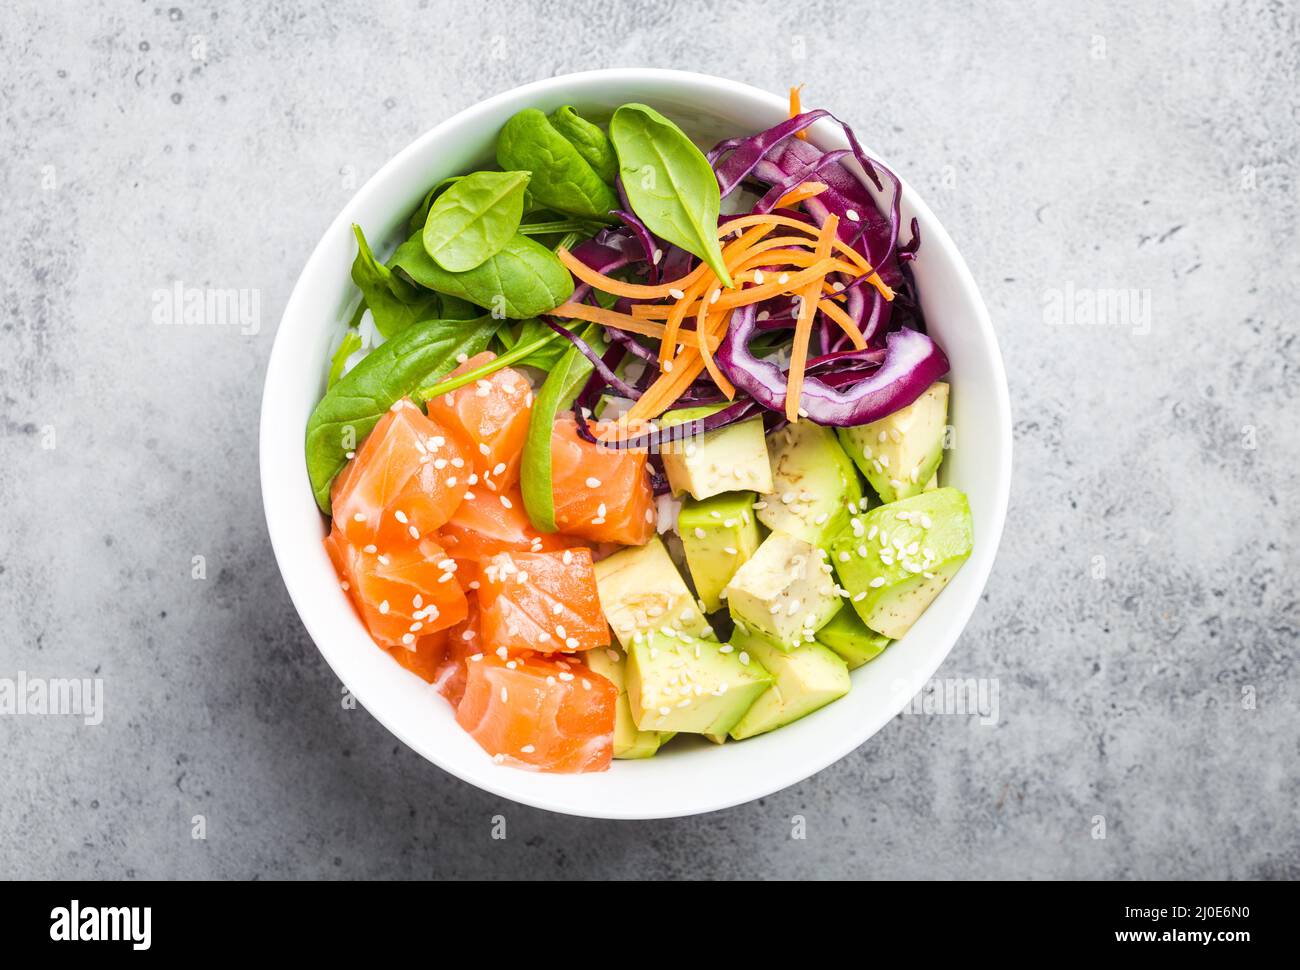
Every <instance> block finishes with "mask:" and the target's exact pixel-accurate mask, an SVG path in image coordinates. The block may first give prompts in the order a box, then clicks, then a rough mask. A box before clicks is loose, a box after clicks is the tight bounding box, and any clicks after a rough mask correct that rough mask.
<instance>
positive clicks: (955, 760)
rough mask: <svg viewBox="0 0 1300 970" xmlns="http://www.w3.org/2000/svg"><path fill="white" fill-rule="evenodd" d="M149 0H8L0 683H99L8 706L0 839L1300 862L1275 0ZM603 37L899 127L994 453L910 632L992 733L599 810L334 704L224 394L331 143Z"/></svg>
mask: <svg viewBox="0 0 1300 970" xmlns="http://www.w3.org/2000/svg"><path fill="white" fill-rule="evenodd" d="M178 2H179V3H182V4H183V6H176V7H169V6H168V5H167V4H166V3H163V4H161V5H155V4H154V3H152V2H145V3H139V2H127V0H119V2H110V0H101V2H90V3H78V4H51V3H33V2H27V0H23V2H7V3H5V4H4V5H3V11H2V12H0V115H2V117H0V121H2V124H3V143H2V145H0V220H2V223H3V239H4V244H3V245H4V250H5V256H4V258H3V260H0V301H2V303H3V317H2V320H0V326H2V327H3V333H2V334H0V402H2V404H0V409H2V415H0V416H2V418H3V420H2V422H0V462H2V464H0V469H2V470H0V508H2V509H3V510H4V514H3V515H2V516H0V676H6V677H12V676H16V673H17V671H19V670H25V671H27V672H28V673H29V674H31V675H33V676H69V677H70V676H83V675H84V676H101V677H102V678H103V679H104V683H105V690H106V705H107V717H106V720H105V723H104V724H103V725H102V726H101V727H97V728H85V727H81V726H80V725H79V724H78V723H75V722H73V721H70V720H66V719H51V718H45V719H42V718H37V717H7V718H0V745H3V755H2V756H0V764H2V765H3V767H2V768H0V875H3V876H19V877H23V876H30V877H35V876H62V877H74V876H76V877H102V878H114V879H116V878H135V877H148V876H160V877H220V878H225V877H239V878H247V877H255V876H260V877H312V876H315V877H319V876H363V877H382V876H393V877H409V876H417V877H429V876H453V877H454V876H492V877H503V876H511V875H518V876H542V875H559V876H569V877H580V876H641V877H652V878H663V877H673V876H742V875H746V876H849V875H852V876H877V877H953V876H957V877H994V876H1002V877H1008V876H1012V877H1038V878H1045V877H1067V876H1074V877H1089V878H1094V877H1137V878H1147V877H1162V876H1165V877H1212V876H1228V877H1283V876H1289V877H1292V878H1295V877H1297V876H1300V826H1298V825H1297V807H1296V806H1297V801H1298V800H1300V783H1298V782H1297V772H1296V764H1297V755H1298V754H1300V751H1298V750H1297V747H1298V745H1297V742H1298V740H1300V722H1298V719H1297V714H1298V711H1297V687H1296V681H1297V673H1298V672H1300V666H1298V664H1297V661H1296V658H1295V656H1294V653H1295V646H1296V641H1297V624H1298V611H1297V592H1296V582H1295V572H1296V566H1297V557H1296V554H1295V536H1296V532H1297V528H1298V527H1300V520H1298V518H1297V504H1298V501H1300V488H1298V487H1297V474H1298V473H1297V468H1298V467H1300V435H1298V434H1297V431H1296V427H1295V423H1296V417H1297V410H1296V396H1297V395H1296V379H1297V363H1298V354H1297V340H1296V317H1297V313H1300V294H1298V293H1297V282H1296V280H1297V274H1298V272H1300V259H1298V257H1297V251H1298V247H1297V215H1298V214H1300V194H1298V189H1297V186H1298V180H1297V178H1298V177H1297V152H1298V151H1300V28H1298V27H1297V19H1296V17H1297V14H1296V12H1295V7H1294V6H1292V5H1286V4H1281V3H1264V2H1249V3H1247V2H1229V3H1180V4H1173V5H1157V4H1127V3H1115V4H1079V5H1069V6H1078V7H1080V8H1082V9H1078V10H1067V9H1065V7H1066V6H1067V5H1065V4H1055V3H1053V4H1048V3H1042V4H1033V3H1030V4H1022V3H1019V2H1005V3H1000V4H991V5H988V4H974V3H965V2H952V3H938V2H933V3H906V4H903V3H900V4H897V5H885V4H879V3H863V2H858V0H854V2H836V3H829V2H825V3H815V2H805V3H797V4H796V3H789V2H779V3H771V4H767V3H753V2H746V3H737V2H724V3H710V4H708V5H707V6H706V5H704V4H696V3H653V2H641V3H617V4H616V3H610V2H602V3H595V2H572V0H564V2H546V3H532V4H511V5H500V6H496V7H492V8H490V9H489V10H487V11H485V10H484V8H483V5H482V4H478V3H473V4H471V3H459V4H454V5H443V4H439V3H418V4H402V3H382V4H377V3H373V2H369V0H362V2H356V0H348V2H324V0H322V2H319V3H286V2H277V3H251V2H250V3H248V4H247V5H235V4H215V5H209V4H194V3H191V2H189V0H178ZM1133 7H1136V8H1139V9H1129V8H1133ZM637 65H649V66H662V67H677V68H686V69H695V70H702V71H710V72H714V73H724V74H728V75H731V76H733V77H736V78H738V79H740V80H743V81H748V82H751V83H753V84H757V85H761V86H765V87H768V88H771V89H776V90H781V89H783V88H784V87H785V86H786V85H787V84H789V83H791V82H794V81H806V82H807V83H808V87H807V89H806V92H805V100H804V103H805V104H811V105H825V106H827V107H830V108H832V109H834V110H835V111H836V112H837V113H838V114H840V115H841V116H843V117H846V118H849V119H852V121H853V123H854V124H855V125H856V127H857V128H858V130H859V132H860V133H861V134H862V136H863V137H864V138H865V139H866V140H867V141H868V142H869V143H870V144H872V145H874V146H876V148H877V149H878V150H880V151H881V152H883V153H885V154H887V155H888V156H889V157H890V158H891V159H892V160H894V161H895V162H896V163H897V165H898V166H899V168H900V169H901V170H902V171H903V172H904V173H905V174H906V175H907V177H908V178H909V179H910V180H911V181H912V182H913V183H914V184H915V185H916V186H917V188H918V189H919V190H920V191H921V192H922V193H924V195H925V196H926V197H927V198H928V200H929V201H930V203H931V204H932V205H933V206H934V208H935V209H936V211H937V212H938V214H939V216H940V218H941V219H942V220H943V221H944V223H945V224H946V225H947V227H948V229H949V230H950V231H951V233H952V235H953V236H954V238H955V239H956V240H957V241H958V243H959V244H960V245H961V246H962V248H963V250H964V252H965V254H966V258H967V259H968V261H969V263H970V265H971V269H972V270H973V272H974V274H975V276H976V278H977V279H978V280H979V282H980V284H981V286H982V288H983V291H984V295H985V298H986V300H987V301H988V304H989V309H990V310H991V311H992V315H993V319H994V321H995V324H996V326H997V329H998V333H999V337H1000V340H1001V343H1002V351H1003V354H1004V355H1005V358H1006V364H1007V371H1008V374H1009V375H1010V382H1011V393H1012V399H1013V407H1014V409H1015V415H1016V433H1015V439H1016V474H1015V484H1014V491H1013V496H1012V507H1011V515H1010V520H1009V523H1008V526H1007V534H1006V537H1005V539H1004V540H1003V543H1002V552H1001V557H1000V559H999V560H998V564H997V567H996V568H995V570H994V573H993V576H992V578H991V580H990V582H989V585H988V591H987V595H986V596H985V598H984V602H983V604H982V605H981V607H980V609H979V610H978V612H977V614H976V616H975V618H974V620H973V622H972V623H971V626H970V628H969V629H968V631H967V632H966V634H965V636H963V637H962V639H961V640H960V642H959V643H958V644H957V647H956V648H955V650H954V651H953V653H952V656H951V657H950V658H949V660H948V662H947V663H946V664H945V666H944V668H943V670H942V676H946V677H984V678H996V681H997V684H998V687H999V702H1000V703H999V706H1000V720H999V723H998V724H997V726H996V727H988V726H981V725H980V724H978V723H977V722H975V721H974V720H973V719H971V718H968V717H961V716H946V717H937V716H930V717H927V716H905V717H900V718H897V719H895V720H894V721H893V722H892V723H891V724H889V725H888V726H887V727H886V728H885V729H884V730H883V731H881V732H880V733H879V734H878V735H877V736H876V737H875V738H873V739H872V740H871V741H870V742H869V743H867V744H866V745H864V746H863V747H862V748H861V749H860V750H858V751H857V752H856V753H854V754H853V755H852V756H850V757H848V758H846V759H844V760H843V761H842V762H840V763H839V764H837V765H835V766H834V767H832V768H829V769H827V770H826V771H823V772H822V773H821V774H819V775H818V776H816V777H815V778H813V779H811V780H809V781H807V782H805V783H803V784H801V785H798V786H796V787H794V788H792V789H789V790H787V791H784V792H782V793H780V794H778V795H775V796H773V797H771V798H768V799H765V800H764V801H762V802H759V803H756V804H751V805H747V806H744V807H742V808H738V809H734V810H732V811H726V812H720V813H717V814H714V815H711V816H707V817H702V818H692V819H682V820H677V821H665V822H649V823H616V822H597V821H584V820H581V819H575V818H565V817H559V816H553V815H549V814H547V813H544V812H540V811H534V810H531V809H526V808H522V807H519V806H516V805H512V804H509V803H506V802H502V801H501V800H499V799H496V798H494V797H492V796H489V795H486V794H483V793H481V792H479V791H477V790H474V789H471V788H470V787H468V786H466V785H465V784H462V783H461V782H459V781H457V780H456V779H455V778H452V777H449V776H448V775H445V774H443V773H442V772H441V771H439V770H438V769H436V768H434V767H433V766H431V765H429V764H427V763H425V762H424V761H423V760H421V759H420V757H419V756H417V755H415V754H414V753H412V752H411V751H409V750H407V749H406V748H405V747H404V746H403V745H401V744H400V743H398V742H397V741H396V740H395V739H394V738H393V737H392V736H390V735H389V734H388V733H387V732H386V731H385V730H384V729H383V728H382V727H380V725H379V724H378V723H377V722H376V721H374V720H373V719H372V718H371V717H370V715H368V714H367V713H366V712H364V711H362V710H355V711H345V710H342V709H341V707H340V704H339V702H338V699H339V685H338V683H337V682H336V681H335V679H334V677H333V676H332V675H331V673H330V671H329V669H328V668H327V667H326V665H325V663H324V662H323V661H322V660H321V658H320V657H319V655H318V654H317V652H316V650H315V649H314V648H313V646H312V644H311V642H310V641H309V639H308V638H307V636H306V634H305V633H304V631H303V629H302V627H301V625H300V624H299V621H298V618H297V616H296V614H295V612H294V610H293V607H292V605H291V604H290V602H289V599H288V596H287V595H286V593H285V591H284V588H283V586H282V584H281V582H280V579H279V576H278V574H277V571H276V567H275V563H274V561H273V560H272V557H271V551H270V547H269V545H268V542H267V538H266V532H265V526H264V523H263V519H262V509H261V502H260V496H259V493H258V483H257V467H258V466H257V440H256V434H255V431H256V427H257V420H258V409H259V403H260V396H261V387H262V377H263V373H264V370H265V365H266V360H267V355H268V353H269V352H270V348H271V341H272V339H273V337H274V333H275V326H276V322H277V320H278V318H279V315H280V311H281V309H282V307H283V305H284V302H285V300H286V298H287V296H288V294H289V290H290V287H291V285H292V284H293V281H294V279H295V278H296V276H297V273H298V271H299V269H300V267H301V265H302V263H303V262H304V260H305V258H306V256H307V253H308V252H309V251H310V250H311V247H312V246H314V245H315V243H316V241H317V239H318V238H319V237H320V234H321V233H322V231H323V230H324V228H325V227H326V225H327V224H328V223H329V221H330V220H331V219H332V218H333V217H334V215H335V214H336V213H337V211H338V210H339V208H340V207H341V206H342V205H343V203H344V202H345V201H346V200H347V199H348V197H349V196H350V195H351V194H352V192H353V191H354V190H355V188H356V187H357V186H359V185H360V184H361V182H363V181H364V180H365V179H366V178H367V177H369V175H370V174H371V173H372V172H374V171H375V170H376V169H377V168H378V167H379V166H380V165H381V164H382V163H383V162H384V161H385V160H387V159H388V158H389V157H390V156H391V155H392V154H393V153H395V152H396V151H397V150H398V149H400V148H402V147H403V146H404V145H406V144H407V143H408V142H410V141H411V140H412V139H413V138H415V137H416V136H417V135H418V134H420V133H421V132H423V131H425V130H427V129H428V128H429V127H431V126H432V125H434V124H435V123H437V122H438V121H440V120H442V119H444V118H446V117H448V116H449V115H451V114H452V113H454V112H456V111H458V110H460V109H461V108H464V107H466V106H468V105H470V104H473V103H474V102H475V101H477V100H479V99H480V98H482V97H484V96H486V95H490V94H493V93H496V92H498V91H502V90H504V89H507V88H510V87H512V86H514V85H516V84H519V83H522V82H525V81H529V80H533V79H536V78H539V77H544V76H547V75H551V74H560V73H566V72H571V71H579V70H584V69H588V68H595V67H606V66H637ZM175 280H181V281H184V283H185V284H186V285H188V286H201V287H209V286H210V287H241V288H255V289H256V290H258V291H260V296H261V319H262V321H263V326H262V329H261V332H260V333H259V334H257V335H256V336H241V335H239V334H238V333H237V332H235V331H234V330H233V329H226V330H221V329H217V328H185V327H176V328H162V327H158V326H154V325H153V324H151V322H150V312H151V296H152V294H153V292H154V291H155V290H156V289H158V288H160V287H167V286H169V285H171V283H172V282H173V281H175ZM1071 285H1072V286H1074V287H1076V288H1089V289H1106V290H1127V289H1130V288H1131V289H1136V290H1138V291H1149V295H1150V301H1151V319H1150V328H1149V332H1147V333H1143V332H1141V331H1142V330H1143V329H1144V328H1141V327H1123V326H1091V327H1089V326H1072V327H1061V326H1051V325H1049V324H1048V323H1047V322H1046V321H1045V310H1044V308H1045V306H1046V305H1048V302H1049V301H1050V300H1051V299H1052V298H1053V296H1052V295H1053V294H1054V293H1060V292H1063V291H1064V290H1065V288H1066V287H1067V286H1071ZM51 436H52V437H51ZM50 444H54V445H55V447H53V448H50V447H48V445H50ZM195 555H202V556H205V557H206V562H207V570H208V574H207V579H206V580H204V581H196V580H193V579H191V557H192V556H195ZM1098 557H1101V558H1098ZM1252 697H1253V700H1254V706H1253V709H1252V708H1251V706H1250V699H1251V698H1252ZM497 813H504V814H505V815H506V817H507V819H508V825H509V828H508V831H509V835H510V837H509V838H508V839H507V840H506V841H504V842H502V841H493V840H492V839H491V838H490V837H489V836H490V828H491V822H490V819H491V817H492V816H493V815H494V814H497ZM197 814H202V815H205V816H206V818H207V820H208V832H207V835H208V837H207V839H206V841H196V840H194V839H192V838H191V818H192V816H194V815H197ZM796 814H798V815H803V816H805V817H806V819H807V838H806V839H805V840H793V839H791V838H790V835H791V823H790V819H791V816H793V815H796ZM1098 815H1100V816H1104V817H1105V821H1106V838H1105V839H1104V840H1099V839H1095V838H1093V832H1094V827H1095V823H1094V816H1098Z"/></svg>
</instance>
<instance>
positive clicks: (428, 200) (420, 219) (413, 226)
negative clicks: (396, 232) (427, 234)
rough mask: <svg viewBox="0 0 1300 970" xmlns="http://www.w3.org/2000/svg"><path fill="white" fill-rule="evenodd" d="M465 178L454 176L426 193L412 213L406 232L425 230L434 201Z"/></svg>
mask: <svg viewBox="0 0 1300 970" xmlns="http://www.w3.org/2000/svg"><path fill="white" fill-rule="evenodd" d="M464 177H465V176H463V175H452V176H450V177H448V178H445V179H443V180H442V181H441V182H439V183H438V184H437V185H435V186H434V187H433V188H431V189H430V190H429V191H428V192H426V193H424V198H423V199H422V200H421V201H420V205H419V206H418V207H417V208H416V210H415V211H414V212H412V213H411V218H410V219H408V220H407V222H406V231H407V232H419V231H420V230H421V229H422V228H424V223H425V220H426V219H428V218H429V208H430V206H432V205H433V200H434V199H436V198H437V197H438V196H439V195H440V194H442V193H443V192H445V191H446V190H447V187H448V186H451V185H455V184H456V183H457V182H459V181H460V180H461V179H463V178H464Z"/></svg>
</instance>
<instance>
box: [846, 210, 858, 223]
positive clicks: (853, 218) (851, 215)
mask: <svg viewBox="0 0 1300 970" xmlns="http://www.w3.org/2000/svg"><path fill="white" fill-rule="evenodd" d="M844 215H845V216H846V217H847V218H848V220H849V222H857V221H858V213H857V210H856V209H849V210H848V211H847V212H845V213H844Z"/></svg>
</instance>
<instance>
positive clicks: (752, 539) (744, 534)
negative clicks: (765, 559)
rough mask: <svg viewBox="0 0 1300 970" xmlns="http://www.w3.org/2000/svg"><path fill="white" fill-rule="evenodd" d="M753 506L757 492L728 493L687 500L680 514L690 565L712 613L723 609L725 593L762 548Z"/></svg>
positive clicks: (699, 589) (698, 590) (678, 523)
mask: <svg viewBox="0 0 1300 970" xmlns="http://www.w3.org/2000/svg"><path fill="white" fill-rule="evenodd" d="M753 506H754V493H753V492H725V493H723V494H722V495H714V496H712V497H710V498H706V499H704V500H703V501H700V502H697V501H695V500H693V499H686V500H685V501H684V502H683V503H682V508H681V511H680V512H679V513H678V514H677V532H678V534H679V535H680V536H681V540H682V547H683V548H684V549H685V550H686V565H687V566H689V567H690V570H691V579H692V580H693V581H694V583H695V592H696V593H698V594H699V597H700V599H701V600H703V602H704V609H705V610H706V611H707V612H709V613H712V612H714V611H715V610H719V609H721V608H722V598H721V594H722V590H723V589H724V588H725V587H726V585H727V583H729V582H731V577H732V576H734V575H735V573H736V570H737V569H739V568H740V567H741V566H742V565H743V564H744V563H745V562H746V561H747V560H748V559H749V557H750V556H752V555H753V554H754V551H755V550H756V549H757V548H758V543H759V538H758V522H757V521H756V520H755V519H754V512H753Z"/></svg>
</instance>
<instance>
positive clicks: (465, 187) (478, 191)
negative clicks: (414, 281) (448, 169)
mask: <svg viewBox="0 0 1300 970" xmlns="http://www.w3.org/2000/svg"><path fill="white" fill-rule="evenodd" d="M527 184H528V173H527V172H475V173H474V174H473V175H467V176H465V177H464V178H463V179H461V180H460V181H459V182H457V183H456V184H455V185H453V186H452V187H451V188H449V189H448V190H447V191H446V192H444V193H443V194H442V195H440V196H438V198H437V199H436V200H435V201H434V203H433V205H432V206H431V207H430V209H429V216H428V219H427V220H426V221H425V223H424V230H423V239H424V249H425V252H427V253H428V254H429V255H430V256H431V257H433V260H434V262H436V263H437V264H438V265H439V266H441V267H442V268H443V269H445V270H450V271H451V272H453V273H463V272H465V271H466V270H471V269H473V268H474V267H475V266H478V265H480V264H481V263H483V262H484V261H486V260H487V259H488V258H489V257H491V256H493V255H495V254H496V253H497V252H498V251H499V250H500V249H501V247H502V246H504V245H505V244H506V243H507V242H509V241H510V237H511V236H513V235H514V234H515V230H516V229H518V228H519V220H520V219H522V218H523V215H524V186H526V185H527Z"/></svg>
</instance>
